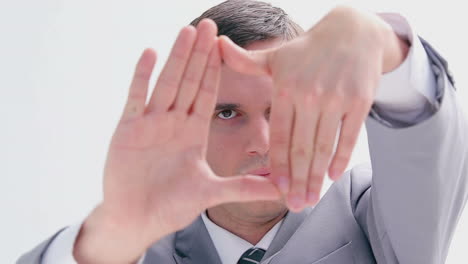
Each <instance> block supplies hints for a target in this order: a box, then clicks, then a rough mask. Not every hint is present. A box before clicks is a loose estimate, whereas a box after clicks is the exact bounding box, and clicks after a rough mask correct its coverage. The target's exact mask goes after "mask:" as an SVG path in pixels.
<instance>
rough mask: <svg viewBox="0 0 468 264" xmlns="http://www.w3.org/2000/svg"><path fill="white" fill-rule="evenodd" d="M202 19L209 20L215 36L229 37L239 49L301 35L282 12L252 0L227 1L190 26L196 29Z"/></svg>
mask: <svg viewBox="0 0 468 264" xmlns="http://www.w3.org/2000/svg"><path fill="white" fill-rule="evenodd" d="M203 18H210V19H212V20H213V21H214V22H215V23H216V25H217V26H218V35H225V36H228V37H229V38H230V39H231V40H232V41H233V42H234V43H236V44H237V45H239V46H241V47H245V46H247V45H249V44H251V43H253V42H255V41H261V40H268V39H273V38H281V39H284V40H291V39H293V38H295V37H297V36H299V35H300V34H302V33H303V32H304V30H303V29H302V28H301V27H300V26H299V25H298V24H296V23H295V22H294V21H292V20H291V19H290V18H289V16H288V15H287V14H286V12H284V10H283V9H281V8H278V7H274V6H272V5H271V4H269V3H265V2H260V1H255V0H227V1H225V2H222V3H221V4H218V5H216V6H214V7H212V8H210V9H208V10H207V11H205V12H204V13H203V14H202V15H201V16H199V17H198V18H196V19H195V20H193V21H192V22H191V23H190V24H191V25H193V26H196V25H197V24H198V23H199V22H200V21H201V20H202V19H203Z"/></svg>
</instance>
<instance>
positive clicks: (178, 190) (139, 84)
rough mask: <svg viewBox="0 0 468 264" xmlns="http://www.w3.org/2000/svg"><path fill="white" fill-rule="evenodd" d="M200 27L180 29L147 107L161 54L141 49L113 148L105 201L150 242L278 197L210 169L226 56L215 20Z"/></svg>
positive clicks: (269, 188)
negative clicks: (214, 209) (210, 212)
mask: <svg viewBox="0 0 468 264" xmlns="http://www.w3.org/2000/svg"><path fill="white" fill-rule="evenodd" d="M197 30H198V32H195V29H193V28H189V27H188V28H185V29H184V30H182V32H181V33H180V35H179V37H178V39H177V41H176V43H175V44H174V47H173V50H172V52H171V55H170V57H169V60H168V61H167V63H166V65H165V67H164V69H163V70H162V72H161V75H160V76H159V79H158V81H157V84H156V87H155V88H154V92H153V94H152V96H151V98H150V101H149V103H148V105H146V104H145V101H146V97H147V89H148V80H149V77H150V75H151V72H152V69H153V67H154V63H155V53H154V51H152V50H146V51H145V52H144V53H143V55H142V57H141V59H140V61H139V63H138V65H137V69H136V72H135V77H134V79H133V81H132V85H131V87H130V91H129V98H128V101H127V104H126V107H125V110H124V113H123V116H122V118H121V120H120V122H119V124H118V126H117V128H116V131H115V133H114V135H113V137H112V140H111V143H110V147H109V152H108V156H107V161H106V165H105V172H104V173H105V176H104V203H103V206H105V208H106V210H107V212H110V214H111V215H113V217H114V218H115V219H120V221H123V223H122V222H121V223H119V224H121V225H124V226H126V227H128V228H131V229H133V230H139V231H140V232H141V234H144V236H145V238H148V239H150V240H151V238H152V237H155V236H156V235H155V234H152V231H154V232H156V231H158V233H159V234H161V233H164V232H166V233H170V232H172V231H175V230H177V229H180V228H183V227H184V226H186V225H188V224H190V222H191V221H193V220H194V219H195V217H196V216H197V215H198V214H199V213H200V212H201V211H202V210H204V209H206V208H208V207H211V206H214V205H216V204H219V203H223V202H233V201H248V200H250V201H251V200H267V199H270V200H271V199H277V198H278V194H279V193H278V192H277V190H276V188H275V187H274V185H273V184H272V183H271V182H269V181H268V180H266V179H263V178H261V177H253V176H237V177H230V178H229V179H222V178H219V177H217V176H216V175H215V174H214V173H213V172H212V170H211V169H210V167H209V166H208V164H207V162H206V159H205V153H206V146H207V137H208V131H209V124H210V120H211V115H212V111H213V109H214V104H215V101H216V96H217V84H218V80H219V73H220V67H221V58H220V55H219V51H218V47H217V40H216V39H215V35H216V27H215V25H214V23H213V22H211V23H209V22H208V21H205V22H201V24H200V25H199V28H198V29H197ZM197 33H198V34H197ZM196 35H197V36H196ZM195 39H196V40H195ZM212 47H214V48H212ZM129 216H131V217H129ZM142 230H144V231H142ZM137 233H138V232H137Z"/></svg>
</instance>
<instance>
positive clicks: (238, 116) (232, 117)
mask: <svg viewBox="0 0 468 264" xmlns="http://www.w3.org/2000/svg"><path fill="white" fill-rule="evenodd" d="M280 43H281V40H280V39H273V40H267V41H261V42H255V43H253V44H250V45H248V46H247V47H246V49H249V50H256V49H266V48H271V47H275V46H278V45H279V44H280ZM272 94H273V82H272V80H271V78H270V77H268V76H262V77H256V76H247V75H244V74H240V73H237V72H234V71H233V70H231V69H230V68H228V67H227V66H225V65H223V68H222V71H221V80H220V86H219V93H218V99H217V107H216V108H217V109H216V110H215V112H214V114H213V120H212V123H211V128H210V134H209V143H208V152H207V160H208V163H209V165H210V166H211V168H212V169H213V171H214V172H215V173H216V174H217V175H219V176H221V177H229V176H233V175H239V174H245V173H248V172H250V171H252V170H255V169H259V168H270V164H269V161H268V153H269V149H270V140H269V116H270V106H271V97H272ZM222 105H224V106H222ZM220 106H222V107H220ZM220 206H222V207H223V209H224V210H225V211H227V212H228V213H229V214H231V215H232V216H234V217H239V218H241V219H249V220H252V221H255V220H258V221H265V220H268V219H272V218H275V217H277V216H278V215H279V214H281V213H284V212H285V209H286V206H285V203H284V200H278V201H256V202H248V203H229V204H223V205H220Z"/></svg>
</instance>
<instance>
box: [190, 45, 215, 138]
mask: <svg viewBox="0 0 468 264" xmlns="http://www.w3.org/2000/svg"><path fill="white" fill-rule="evenodd" d="M220 72H221V57H220V54H219V47H218V43H215V44H214V46H213V48H212V50H211V53H210V57H209V59H208V64H207V65H206V69H205V73H204V76H203V80H202V83H201V86H200V90H198V93H197V96H196V98H195V102H194V103H193V111H192V114H191V115H190V116H189V122H191V123H192V124H191V125H190V127H191V128H192V130H191V131H193V135H194V137H196V138H197V139H198V140H201V144H202V145H203V146H206V144H207V141H208V131H209V127H210V121H211V116H212V114H213V110H214V108H215V104H216V98H217V95H218V87H219V79H220Z"/></svg>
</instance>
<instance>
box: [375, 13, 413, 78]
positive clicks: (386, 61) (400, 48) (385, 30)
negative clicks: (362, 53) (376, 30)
mask: <svg viewBox="0 0 468 264" xmlns="http://www.w3.org/2000/svg"><path fill="white" fill-rule="evenodd" d="M379 19H380V20H381V21H383V23H384V26H383V27H382V36H383V39H384V41H383V59H382V74H384V73H387V72H391V71H393V70H395V69H396V68H398V67H399V66H400V65H401V64H402V63H403V61H404V60H405V59H406V57H407V55H408V52H409V46H410V44H409V42H408V41H407V40H405V39H403V38H401V37H399V36H398V34H397V33H396V32H395V31H394V30H393V28H392V27H391V26H390V24H388V23H387V22H386V21H385V20H383V19H381V18H379Z"/></svg>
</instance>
